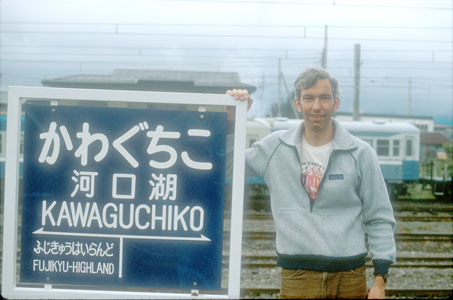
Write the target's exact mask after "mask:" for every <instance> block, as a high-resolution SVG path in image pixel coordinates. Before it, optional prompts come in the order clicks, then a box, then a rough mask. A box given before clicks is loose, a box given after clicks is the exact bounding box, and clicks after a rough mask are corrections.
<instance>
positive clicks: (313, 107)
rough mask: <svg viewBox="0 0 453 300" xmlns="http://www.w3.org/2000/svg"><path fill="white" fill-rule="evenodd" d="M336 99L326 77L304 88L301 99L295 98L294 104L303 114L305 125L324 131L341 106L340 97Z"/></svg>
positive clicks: (311, 128)
mask: <svg viewBox="0 0 453 300" xmlns="http://www.w3.org/2000/svg"><path fill="white" fill-rule="evenodd" d="M334 100H335V99H334V98H333V93H332V86H331V84H330V81H329V79H327V78H326V79H319V80H318V81H316V83H315V84H314V85H313V86H312V87H310V88H308V89H303V90H302V92H301V95H300V99H297V98H296V99H294V104H295V105H296V108H297V111H299V112H300V113H302V114H303V116H304V124H305V126H306V127H308V129H310V130H312V131H314V132H322V131H324V130H326V129H327V128H328V126H330V119H331V115H332V114H333V113H334V112H336V111H337V109H338V107H339V106H340V99H339V98H337V99H336V101H334Z"/></svg>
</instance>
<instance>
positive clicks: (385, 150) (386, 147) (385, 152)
mask: <svg viewBox="0 0 453 300" xmlns="http://www.w3.org/2000/svg"><path fill="white" fill-rule="evenodd" d="M376 150H377V155H378V156H389V155H390V141H389V140H377V149H376Z"/></svg>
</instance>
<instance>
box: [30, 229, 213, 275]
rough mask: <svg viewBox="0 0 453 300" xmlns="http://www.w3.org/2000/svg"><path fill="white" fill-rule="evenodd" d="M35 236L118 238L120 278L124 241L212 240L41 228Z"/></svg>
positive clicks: (203, 237)
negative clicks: (60, 230)
mask: <svg viewBox="0 0 453 300" xmlns="http://www.w3.org/2000/svg"><path fill="white" fill-rule="evenodd" d="M33 234H47V235H66V236H82V237H103V238H118V239H120V247H119V250H120V253H119V266H118V277H119V278H122V277H123V239H143V240H171V241H194V242H210V241H211V240H210V239H209V238H207V237H205V236H204V235H202V234H200V237H178V236H158V235H121V234H103V233H80V232H59V231H44V228H43V227H41V228H39V229H38V230H36V231H34V232H33Z"/></svg>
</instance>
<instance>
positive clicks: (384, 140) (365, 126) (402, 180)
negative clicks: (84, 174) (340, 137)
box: [246, 117, 420, 199]
mask: <svg viewBox="0 0 453 300" xmlns="http://www.w3.org/2000/svg"><path fill="white" fill-rule="evenodd" d="M301 121H302V120H300V119H288V118H284V117H276V118H255V119H252V120H249V121H248V124H247V146H249V147H250V146H251V145H252V144H253V143H255V142H257V141H259V140H261V139H262V138H264V137H265V136H266V135H268V134H270V133H272V132H274V131H278V130H286V129H289V128H291V127H293V126H297V125H298V124H299V123H300V122H301ZM339 122H340V124H342V125H343V126H344V127H345V128H346V130H348V131H349V132H350V133H351V134H353V135H354V136H356V137H358V138H360V139H362V140H363V141H365V142H367V143H368V144H369V145H370V146H371V147H372V148H373V149H374V150H375V151H376V154H377V156H378V159H379V163H380V167H381V170H382V174H383V176H384V180H385V182H386V184H387V189H388V192H389V196H390V197H391V198H392V199H397V198H398V197H399V196H402V195H406V194H407V190H408V186H409V185H410V184H412V183H416V182H419V180H420V177H419V174H420V170H419V169H420V131H419V129H418V128H417V127H416V126H415V125H412V124H410V123H408V122H384V121H341V120H340V121H339ZM246 182H247V183H248V184H258V185H260V184H264V182H263V181H262V179H261V180H260V179H259V178H256V177H252V178H247V181H246Z"/></svg>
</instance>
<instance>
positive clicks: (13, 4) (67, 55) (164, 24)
mask: <svg viewBox="0 0 453 300" xmlns="http://www.w3.org/2000/svg"><path fill="white" fill-rule="evenodd" d="M452 19H453V1H451V0H448V1H445V0H419V1H418V0H412V1H403V0H401V1H398V0H380V1H372V0H368V1H367V0H355V1H353V0H316V1H315V0H294V1H291V0H286V1H285V0H282V1H277V0H245V1H236V0H231V1H226V0H224V1H221V0H199V1H189V0H165V1H151V0H108V1H107V0H0V72H1V77H0V80H1V81H0V89H1V90H2V91H6V90H7V87H8V86H11V85H27V86H40V85H41V81H42V80H43V79H51V78H56V77H60V76H67V75H76V74H100V75H103V74H105V75H107V74H110V73H111V72H112V71H113V70H114V69H157V70H180V71H219V72H237V73H238V74H239V76H240V79H241V81H242V82H244V83H249V84H253V85H255V86H256V87H257V91H256V92H255V93H254V94H253V95H252V96H253V97H254V99H255V103H254V106H253V108H252V109H251V111H250V112H249V116H251V117H253V116H255V117H262V116H265V115H268V114H269V113H270V111H271V110H270V108H271V105H272V103H276V102H278V99H279V98H280V99H282V100H283V99H284V98H286V97H288V94H290V93H291V92H292V91H293V86H292V85H293V82H294V80H295V78H296V77H297V75H298V74H299V73H300V72H302V71H303V70H304V69H305V68H307V67H310V66H320V65H321V56H322V52H323V49H326V53H327V55H326V57H327V60H326V69H327V70H328V71H329V72H330V73H331V74H332V75H334V76H335V77H337V79H338V80H339V82H340V91H341V95H340V97H341V106H340V108H339V111H341V112H352V103H353V99H354V88H353V87H354V46H355V45H356V44H359V45H360V109H361V111H362V112H363V113H369V114H397V115H407V114H409V113H411V114H412V115H417V116H431V117H433V118H434V120H435V122H436V123H441V124H449V125H453V75H452V73H453V71H452V58H453V52H452V48H453V42H452V39H453V30H452V25H453V24H452ZM326 29H327V30H326ZM326 33H327V34H326ZM279 74H281V75H280V77H279ZM279 78H280V80H279ZM409 99H410V100H409ZM409 103H411V104H410V105H409Z"/></svg>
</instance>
